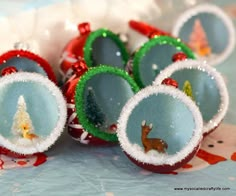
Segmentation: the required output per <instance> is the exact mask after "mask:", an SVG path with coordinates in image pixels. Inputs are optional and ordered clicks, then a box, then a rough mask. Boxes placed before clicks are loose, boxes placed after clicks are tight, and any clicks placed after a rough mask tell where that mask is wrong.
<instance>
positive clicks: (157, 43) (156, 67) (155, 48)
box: [132, 36, 194, 87]
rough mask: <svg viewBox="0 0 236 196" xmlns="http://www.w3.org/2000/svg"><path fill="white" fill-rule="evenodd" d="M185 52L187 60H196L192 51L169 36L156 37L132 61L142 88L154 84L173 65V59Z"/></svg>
mask: <svg viewBox="0 0 236 196" xmlns="http://www.w3.org/2000/svg"><path fill="white" fill-rule="evenodd" d="M179 52H183V53H184V54H185V55H186V56H187V58H194V54H193V52H192V50H191V49H190V48H189V47H188V46H187V45H185V44H184V43H183V42H181V40H180V39H176V38H173V37H169V36H154V37H153V38H151V39H150V40H149V41H147V42H146V43H145V44H144V45H143V46H142V47H141V48H140V49H138V50H137V52H135V54H134V56H133V59H132V64H133V65H132V66H133V75H134V79H135V81H136V82H137V83H138V85H139V86H140V87H145V86H147V85H150V84H152V82H153V80H154V79H155V78H156V76H157V75H158V74H159V73H160V72H161V70H163V69H164V68H165V67H166V66H168V65H169V64H170V63H172V57H173V56H174V55H175V54H176V53H179Z"/></svg>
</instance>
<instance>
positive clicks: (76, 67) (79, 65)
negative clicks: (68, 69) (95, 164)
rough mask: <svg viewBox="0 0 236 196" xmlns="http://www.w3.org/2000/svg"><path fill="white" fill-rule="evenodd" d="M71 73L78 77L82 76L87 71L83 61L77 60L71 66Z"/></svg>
mask: <svg viewBox="0 0 236 196" xmlns="http://www.w3.org/2000/svg"><path fill="white" fill-rule="evenodd" d="M72 69H73V72H74V73H75V74H76V75H77V76H78V77H80V76H82V75H83V74H84V73H85V72H86V71H88V67H87V65H86V63H85V61H84V60H79V61H77V62H76V63H74V64H73V65H72Z"/></svg>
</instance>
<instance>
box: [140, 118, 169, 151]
mask: <svg viewBox="0 0 236 196" xmlns="http://www.w3.org/2000/svg"><path fill="white" fill-rule="evenodd" d="M141 128H142V137H141V139H142V143H143V146H144V151H145V153H147V152H148V151H149V150H152V149H154V150H157V151H158V152H160V153H165V152H166V149H167V148H168V145H167V143H166V142H165V141H164V140H162V139H159V138H147V136H148V134H149V133H150V131H151V130H152V124H150V125H147V124H146V121H145V120H144V121H143V122H142V126H141Z"/></svg>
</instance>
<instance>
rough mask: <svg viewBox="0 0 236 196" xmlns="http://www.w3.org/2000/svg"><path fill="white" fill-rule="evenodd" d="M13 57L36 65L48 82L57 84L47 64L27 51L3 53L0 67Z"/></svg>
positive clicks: (0, 57) (0, 58)
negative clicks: (24, 59)
mask: <svg viewBox="0 0 236 196" xmlns="http://www.w3.org/2000/svg"><path fill="white" fill-rule="evenodd" d="M15 57H18V58H26V59H29V60H32V61H34V62H36V63H37V65H38V66H40V67H41V68H42V69H43V70H44V71H45V73H46V74H47V76H48V78H49V79H50V80H52V81H53V82H54V83H57V80H56V76H55V74H54V72H53V70H52V68H51V66H50V65H49V63H48V62H47V61H46V60H45V59H43V58H42V57H40V56H39V55H37V54H34V53H32V52H30V51H27V50H21V49H20V50H10V51H8V52H5V53H4V54H2V55H1V56H0V66H1V65H4V63H6V62H7V61H8V60H10V59H12V58H15ZM24 71H27V70H24Z"/></svg>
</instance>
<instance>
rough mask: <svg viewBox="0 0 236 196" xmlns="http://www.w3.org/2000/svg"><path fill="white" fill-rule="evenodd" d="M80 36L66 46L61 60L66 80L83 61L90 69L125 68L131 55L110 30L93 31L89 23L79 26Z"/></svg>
mask: <svg viewBox="0 0 236 196" xmlns="http://www.w3.org/2000/svg"><path fill="white" fill-rule="evenodd" d="M78 30H79V33H80V35H79V36H77V37H75V38H73V39H72V40H70V41H69V42H68V43H67V45H66V46H65V48H64V50H63V53H62V55H61V60H60V69H61V74H62V75H63V77H64V80H67V79H69V78H70V76H71V74H72V70H71V67H72V65H73V64H74V63H75V62H76V61H78V60H81V59H84V60H85V63H86V65H87V66H88V67H95V66H99V65H101V64H102V65H109V66H114V67H118V68H121V69H124V68H125V65H126V62H127V61H128V58H129V55H128V52H127V50H126V47H125V43H124V42H123V41H122V40H121V39H120V37H119V36H118V35H117V34H115V33H113V32H112V31H110V30H108V29H98V30H95V31H91V29H90V24H89V23H87V22H84V23H80V24H79V25H78Z"/></svg>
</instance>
